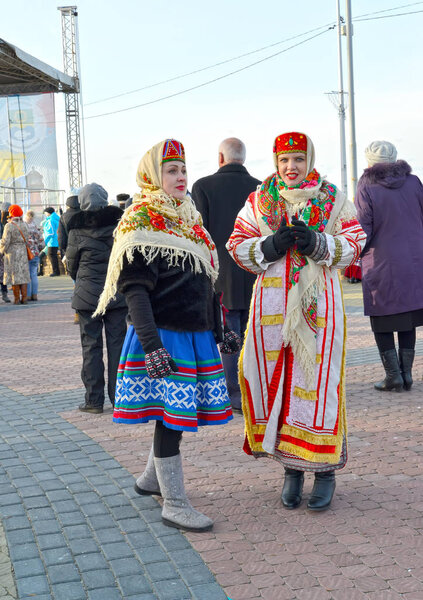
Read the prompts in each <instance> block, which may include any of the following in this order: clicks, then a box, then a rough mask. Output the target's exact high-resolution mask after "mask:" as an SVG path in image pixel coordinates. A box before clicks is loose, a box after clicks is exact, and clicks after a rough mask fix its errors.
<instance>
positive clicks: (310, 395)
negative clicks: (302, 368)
mask: <svg viewBox="0 0 423 600" xmlns="http://www.w3.org/2000/svg"><path fill="white" fill-rule="evenodd" d="M294 396H298V398H302V399H303V400H312V401H313V402H316V401H317V390H310V391H307V390H304V389H303V388H300V387H297V386H295V387H294Z"/></svg>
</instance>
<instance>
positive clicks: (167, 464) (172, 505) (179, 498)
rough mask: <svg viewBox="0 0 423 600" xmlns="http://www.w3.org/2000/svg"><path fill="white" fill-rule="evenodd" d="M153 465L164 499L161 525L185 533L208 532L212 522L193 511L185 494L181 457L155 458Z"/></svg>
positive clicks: (178, 455)
mask: <svg viewBox="0 0 423 600" xmlns="http://www.w3.org/2000/svg"><path fill="white" fill-rule="evenodd" d="M154 464H155V465H156V473H157V479H158V480H159V485H160V489H161V492H162V496H163V499H164V504H163V510H162V521H163V523H164V524H165V525H168V526H169V527H176V528H178V529H183V530H185V531H209V530H210V529H211V528H212V527H213V521H212V520H211V519H209V518H208V517H206V515H203V514H201V513H200V512H198V510H195V508H193V506H192V505H191V503H190V501H189V500H188V498H187V495H186V493H185V487H184V474H183V471H182V458H181V455H180V454H177V455H176V456H169V457H168V458H157V457H155V458H154Z"/></svg>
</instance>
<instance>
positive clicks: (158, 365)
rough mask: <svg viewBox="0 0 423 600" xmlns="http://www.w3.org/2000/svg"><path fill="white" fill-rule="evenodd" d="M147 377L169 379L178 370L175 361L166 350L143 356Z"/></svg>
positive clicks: (160, 349)
mask: <svg viewBox="0 0 423 600" xmlns="http://www.w3.org/2000/svg"><path fill="white" fill-rule="evenodd" d="M145 368H146V369H147V375H148V376H149V377H151V378H152V379H160V378H162V377H169V375H172V373H174V372H176V371H177V370H178V367H177V366H176V363H175V361H174V360H173V358H172V357H171V356H170V354H169V352H168V351H167V350H166V348H159V349H158V350H154V351H153V352H150V353H149V354H146V355H145Z"/></svg>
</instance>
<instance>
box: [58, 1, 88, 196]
mask: <svg viewBox="0 0 423 600" xmlns="http://www.w3.org/2000/svg"><path fill="white" fill-rule="evenodd" d="M58 10H60V12H61V13H62V44H63V65H64V71H65V73H66V75H70V76H71V77H73V78H74V79H75V81H76V83H77V86H78V92H79V75H78V39H77V19H78V12H77V7H76V6H58ZM78 92H75V93H70V94H65V113H66V134H67V148H68V169H69V184H70V189H71V192H73V193H75V192H76V191H77V190H78V189H79V188H80V187H81V186H82V160H81V136H80V120H79V93H78Z"/></svg>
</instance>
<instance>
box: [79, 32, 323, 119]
mask: <svg viewBox="0 0 423 600" xmlns="http://www.w3.org/2000/svg"><path fill="white" fill-rule="evenodd" d="M331 29H332V27H330V28H328V29H325V30H324V31H321V32H320V33H316V34H315V35H313V36H311V37H309V38H307V39H305V40H302V41H301V42H298V43H297V44H293V45H292V46H289V47H288V48H285V49H284V50H280V51H279V52H275V53H274V54H271V55H270V56H266V57H265V58H262V59H260V60H257V61H256V62H254V63H250V64H249V65H246V66H245V67H241V68H240V69H236V70H235V71H231V72H230V73H226V74H225V75H220V76H219V77H216V78H215V79H211V80H209V81H205V82H203V83H200V84H198V85H194V86H192V87H190V88H187V89H185V90H181V91H179V92H175V93H173V94H168V95H167V96H162V97H161V98H156V99H155V100H150V101H149V102H143V103H142V104H136V105H135V106H128V107H127V108H121V109H119V110H112V111H110V112H106V113H101V114H98V115H91V116H90V117H85V120H87V119H97V118H98V117H106V116H108V115H115V114H117V113H121V112H126V111H129V110H134V109H135V108H141V107H143V106H148V105H150V104H156V103H157V102H162V101H163V100H168V99H169V98H174V97H175V96H180V95H182V94H186V93H187V92H191V91H193V90H197V89H199V88H202V87H205V86H206V85H210V84H212V83H215V82H216V81H220V80H221V79H226V78H227V77H230V76H231V75H235V74H236V73H240V72H241V71H245V70H246V69H250V68H251V67H254V66H256V65H258V64H260V63H263V62H265V61H267V60H270V59H271V58H274V57H275V56H279V55H280V54H283V53H284V52H288V50H292V48H296V47H297V46H301V45H302V44H305V43H306V42H309V41H310V40H313V39H314V38H317V37H319V36H321V35H323V34H324V33H327V32H328V31H330V30H331Z"/></svg>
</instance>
